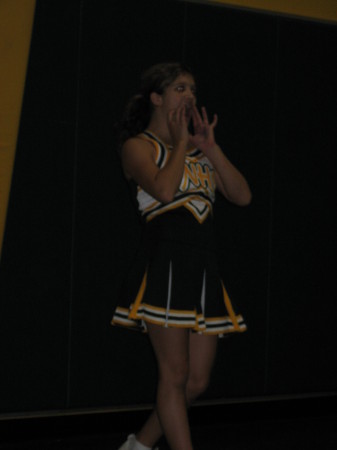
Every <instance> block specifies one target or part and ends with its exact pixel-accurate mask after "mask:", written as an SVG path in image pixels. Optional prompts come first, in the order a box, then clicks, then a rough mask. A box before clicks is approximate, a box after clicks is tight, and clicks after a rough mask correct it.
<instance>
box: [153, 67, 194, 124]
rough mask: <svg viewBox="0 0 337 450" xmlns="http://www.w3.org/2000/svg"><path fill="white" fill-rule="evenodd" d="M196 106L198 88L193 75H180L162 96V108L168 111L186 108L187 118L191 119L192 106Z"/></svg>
mask: <svg viewBox="0 0 337 450" xmlns="http://www.w3.org/2000/svg"><path fill="white" fill-rule="evenodd" d="M195 104H196V86H195V81H194V78H193V77H192V75H190V74H187V73H186V74H182V75H179V76H178V77H177V78H176V79H175V80H174V81H173V83H171V84H170V85H169V86H168V87H167V88H166V89H165V91H164V93H163V94H162V95H161V107H162V108H164V109H165V110H166V111H171V110H172V109H177V108H179V107H180V106H182V105H185V106H186V117H187V118H188V119H190V117H191V114H192V106H193V105H195Z"/></svg>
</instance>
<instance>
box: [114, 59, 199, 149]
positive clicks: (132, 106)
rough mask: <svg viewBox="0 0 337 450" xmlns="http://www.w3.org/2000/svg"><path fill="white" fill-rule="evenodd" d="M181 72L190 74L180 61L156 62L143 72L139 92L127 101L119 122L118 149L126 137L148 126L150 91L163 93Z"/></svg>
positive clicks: (150, 108) (150, 109)
mask: <svg viewBox="0 0 337 450" xmlns="http://www.w3.org/2000/svg"><path fill="white" fill-rule="evenodd" d="M183 74H190V75H192V72H191V70H190V68H189V67H188V66H186V65H185V64H182V63H161V64H156V65H154V66H152V67H150V68H149V69H148V70H146V71H145V72H144V73H143V75H142V77H141V86H140V90H139V93H138V94H137V95H134V96H133V97H132V98H131V99H130V100H129V102H128V103H127V105H126V108H125V110H124V114H123V116H122V120H121V122H120V134H119V150H120V149H121V148H122V145H123V144H124V142H125V141H126V140H127V139H128V138H130V137H133V136H136V135H137V134H139V133H141V132H142V131H144V130H145V129H146V127H147V126H148V124H149V121H150V119H151V114H152V103H151V100H150V95H151V93H152V92H156V93H157V94H159V95H161V94H163V92H164V90H165V89H166V88H167V87H168V86H169V85H170V84H171V83H173V81H174V80H175V79H176V78H177V77H178V76H179V75H183Z"/></svg>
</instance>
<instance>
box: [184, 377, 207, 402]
mask: <svg viewBox="0 0 337 450" xmlns="http://www.w3.org/2000/svg"><path fill="white" fill-rule="evenodd" d="M208 385H209V377H208V376H200V375H197V376H195V375H190V376H189V378H188V381H187V386H186V396H187V399H188V401H193V400H194V399H196V398H197V397H199V395H201V394H202V393H203V392H205V391H206V389H207V388H208Z"/></svg>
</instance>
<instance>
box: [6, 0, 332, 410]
mask: <svg viewBox="0 0 337 450" xmlns="http://www.w3.org/2000/svg"><path fill="white" fill-rule="evenodd" d="M336 47H337V28H336V26H333V25H328V24H322V23H315V22H310V21H304V20H299V19H296V20H295V19H289V18H284V17H277V16H272V15H264V14H258V13H253V12H247V11H238V10H235V9H229V8H225V7H220V6H207V5H201V4H193V3H189V2H188V3H184V2H181V1H174V0H171V1H169V0H161V1H158V0H143V1H141V2H140V1H138V0H114V1H113V2H111V1H108V0H106V1H105V0H99V1H97V0H95V1H94V0H82V1H80V0H72V1H66V0H64V1H60V0H48V1H47V2H46V1H43V0H38V1H37V9H36V17H35V24H34V31H33V37H32V45H31V53H30V62H29V67H28V73H27V82H26V88H25V96H24V104H23V112H22V118H21V126H20V132H19V140H18V148H17V155H16V161H15V170H14V177H13V183H12V190H11V197H10V204H9V211H8V219H7V227H6V233H5V240H4V246H3V257H2V261H1V271H0V295H1V306H0V307H1V315H0V321H1V333H2V336H1V361H2V363H1V366H2V368H1V371H0V390H1V393H0V398H1V402H0V413H1V414H2V415H6V414H9V413H18V412H20V413H21V412H28V413H32V414H33V413H34V411H40V410H45V411H50V413H52V412H53V411H55V410H71V409H78V408H79V409H84V410H85V409H88V408H92V407H95V408H104V407H109V408H110V407H111V408H114V407H117V406H131V405H141V404H149V403H152V402H153V400H154V395H155V388H156V386H155V383H154V380H155V377H156V367H155V363H154V358H153V355H152V351H151V348H150V346H149V343H148V341H147V338H146V336H143V335H139V334H137V333H131V332H129V331H126V330H122V329H118V328H112V327H111V326H110V319H111V314H112V309H113V306H114V304H115V303H116V301H117V298H116V293H117V289H118V286H119V284H120V281H121V279H122V277H123V274H125V273H126V271H127V270H128V266H129V264H130V263H131V262H132V258H133V255H134V253H135V251H136V248H137V243H138V239H139V223H138V218H137V215H136V213H135V211H134V209H133V205H132V204H131V201H130V197H129V194H128V190H127V186H126V183H125V181H124V178H123V175H122V171H121V167H120V162H119V158H118V155H117V152H116V139H115V136H114V132H113V129H114V128H113V127H114V124H115V122H116V121H117V120H118V118H119V117H120V114H121V111H122V109H123V106H124V104H125V102H126V101H127V99H128V98H129V97H130V96H131V95H133V94H134V93H136V90H137V87H138V83H139V77H140V73H141V72H142V70H144V69H145V68H147V67H148V66H150V65H152V64H154V63H157V62H161V61H172V60H180V61H181V60H182V61H184V62H186V63H188V64H189V65H190V66H191V67H192V69H193V70H194V72H195V74H196V79H197V84H198V103H199V106H201V105H206V106H207V108H208V111H209V113H210V114H211V115H212V114H213V113H217V114H218V116H219V124H218V126H217V129H216V132H217V139H218V141H219V143H221V145H222V148H223V150H224V151H225V153H226V154H227V156H228V157H229V158H230V159H231V160H232V161H233V162H234V164H236V165H237V166H238V167H239V168H240V169H241V170H242V172H243V173H244V174H245V175H246V177H247V179H248V180H249V182H250V185H251V188H252V191H253V202H252V204H251V205H250V206H249V207H247V208H239V207H236V206H233V205H230V204H229V203H228V202H227V201H226V200H225V199H223V198H220V197H219V198H218V199H217V203H216V207H215V213H214V214H215V221H216V222H215V223H216V230H215V232H216V240H217V244H218V245H217V250H218V255H219V264H220V270H221V273H222V275H223V277H224V279H225V280H226V286H227V288H228V290H229V292H230V294H231V296H232V297H233V298H234V299H235V301H236V303H238V304H239V305H240V309H241V311H242V313H243V314H244V316H245V318H246V321H247V323H248V331H247V333H244V334H242V335H240V336H235V337H234V336H233V337H229V338H226V339H224V340H223V341H221V343H220V345H219V353H218V358H217V361H216V366H215V369H214V376H213V379H212V383H211V385H210V387H209V389H208V391H207V393H206V394H205V395H204V397H203V399H204V400H209V401H212V400H215V399H217V400H219V399H220V401H221V399H223V401H225V399H229V398H231V399H238V398H240V399H243V400H244V399H249V398H252V397H258V398H261V399H263V398H268V397H270V396H274V395H281V396H282V395H284V396H290V397H291V396H296V395H299V394H301V395H302V394H303V395H308V396H310V395H312V394H314V393H321V394H324V393H328V392H334V391H336V387H337V386H336V379H337V373H336V368H335V364H334V359H335V355H336V350H337V348H336V347H337V336H336V327H335V326H334V323H333V322H334V318H335V317H336V312H337V311H336V309H337V307H336V303H337V302H336V281H335V280H336V277H335V272H336V263H335V256H336V236H335V229H336V219H335V214H334V209H335V204H336V202H335V191H336V176H335V173H336V144H337V142H336V141H337V139H336V119H337V117H336V116H337V114H336V100H335V99H336V94H337V89H336V81H335V80H336V79H337V73H336V72H337V71H336V58H335V49H336Z"/></svg>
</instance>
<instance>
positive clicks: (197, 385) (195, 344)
mask: <svg viewBox="0 0 337 450" xmlns="http://www.w3.org/2000/svg"><path fill="white" fill-rule="evenodd" d="M217 340H218V338H217V336H204V335H199V334H195V333H189V376H188V380H187V385H186V400H187V405H190V404H191V403H192V402H193V400H195V398H197V397H198V395H200V394H201V393H202V392H203V391H204V390H205V389H206V388H207V385H208V381H209V377H210V373H211V370H212V367H213V363H214V359H215V355H216V347H217ZM162 435H163V428H162V426H161V423H160V420H159V417H158V414H157V411H156V410H154V411H153V412H152V413H151V415H150V416H149V418H148V420H147V421H146V422H145V424H144V425H143V427H142V429H141V430H140V431H139V432H138V434H137V439H138V440H139V441H140V442H141V443H142V444H144V445H146V446H148V447H152V446H153V445H154V444H155V443H156V442H157V441H158V440H159V439H160V438H161V436H162Z"/></svg>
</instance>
